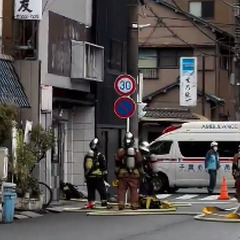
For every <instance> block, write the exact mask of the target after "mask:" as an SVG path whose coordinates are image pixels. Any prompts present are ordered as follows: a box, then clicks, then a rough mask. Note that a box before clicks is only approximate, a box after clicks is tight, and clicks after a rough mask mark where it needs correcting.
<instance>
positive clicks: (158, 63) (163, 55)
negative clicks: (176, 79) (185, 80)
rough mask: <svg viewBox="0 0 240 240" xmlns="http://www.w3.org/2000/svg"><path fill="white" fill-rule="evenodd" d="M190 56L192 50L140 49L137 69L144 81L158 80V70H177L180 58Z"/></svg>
mask: <svg viewBox="0 0 240 240" xmlns="http://www.w3.org/2000/svg"><path fill="white" fill-rule="evenodd" d="M192 56H193V49H192V48H140V49H139V59H138V68H139V70H140V71H141V72H142V73H143V78H144V79H158V78H159V77H158V71H159V70H160V69H177V68H179V63H180V58H181V57H192Z"/></svg>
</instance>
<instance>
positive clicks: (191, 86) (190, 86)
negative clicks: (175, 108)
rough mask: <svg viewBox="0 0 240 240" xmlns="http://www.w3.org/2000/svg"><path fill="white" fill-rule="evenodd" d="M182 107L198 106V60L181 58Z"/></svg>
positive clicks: (180, 94) (180, 93)
mask: <svg viewBox="0 0 240 240" xmlns="http://www.w3.org/2000/svg"><path fill="white" fill-rule="evenodd" d="M179 96H180V106H196V105H197V58H196V57H181V58H180V92H179Z"/></svg>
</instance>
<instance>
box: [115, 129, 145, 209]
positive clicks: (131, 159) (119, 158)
mask: <svg viewBox="0 0 240 240" xmlns="http://www.w3.org/2000/svg"><path fill="white" fill-rule="evenodd" d="M115 175H116V177H117V179H118V181H119V185H118V209H119V210H123V209H124V206H125V194H126V192H127V190H128V188H129V190H130V204H131V209H132V210H136V209H137V208H138V192H137V189H138V185H139V180H140V177H141V176H142V175H143V169H142V156H141V154H140V152H139V150H138V149H137V148H134V136H133V134H132V133H131V132H127V133H126V134H125V136H124V147H123V148H120V149H118V151H117V153H116V155H115Z"/></svg>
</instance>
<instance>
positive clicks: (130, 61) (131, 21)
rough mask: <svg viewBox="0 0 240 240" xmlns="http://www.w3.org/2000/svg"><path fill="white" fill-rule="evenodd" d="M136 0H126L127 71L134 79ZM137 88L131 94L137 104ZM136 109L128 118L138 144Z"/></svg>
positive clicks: (136, 55) (136, 24) (135, 74)
mask: <svg viewBox="0 0 240 240" xmlns="http://www.w3.org/2000/svg"><path fill="white" fill-rule="evenodd" d="M138 5H139V2H138V0H128V46H127V47H128V48H127V73H128V74H130V75H131V76H133V77H134V78H135V79H136V80H137V77H138ZM137 93H138V86H137V90H136V91H135V93H134V94H132V99H133V100H134V101H135V103H136V105H137ZM138 128H139V126H138V109H136V111H135V113H134V115H133V116H132V117H131V118H130V131H131V132H132V133H133V134H134V137H135V143H136V145H137V146H138V134H139V131H138Z"/></svg>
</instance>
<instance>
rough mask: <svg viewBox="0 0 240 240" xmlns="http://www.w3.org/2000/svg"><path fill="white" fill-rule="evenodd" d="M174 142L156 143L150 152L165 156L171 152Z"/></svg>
mask: <svg viewBox="0 0 240 240" xmlns="http://www.w3.org/2000/svg"><path fill="white" fill-rule="evenodd" d="M171 146H172V141H161V142H156V143H154V144H152V145H151V146H150V152H151V153H152V154H157V155H164V154H168V153H169V152H170V148H171Z"/></svg>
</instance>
